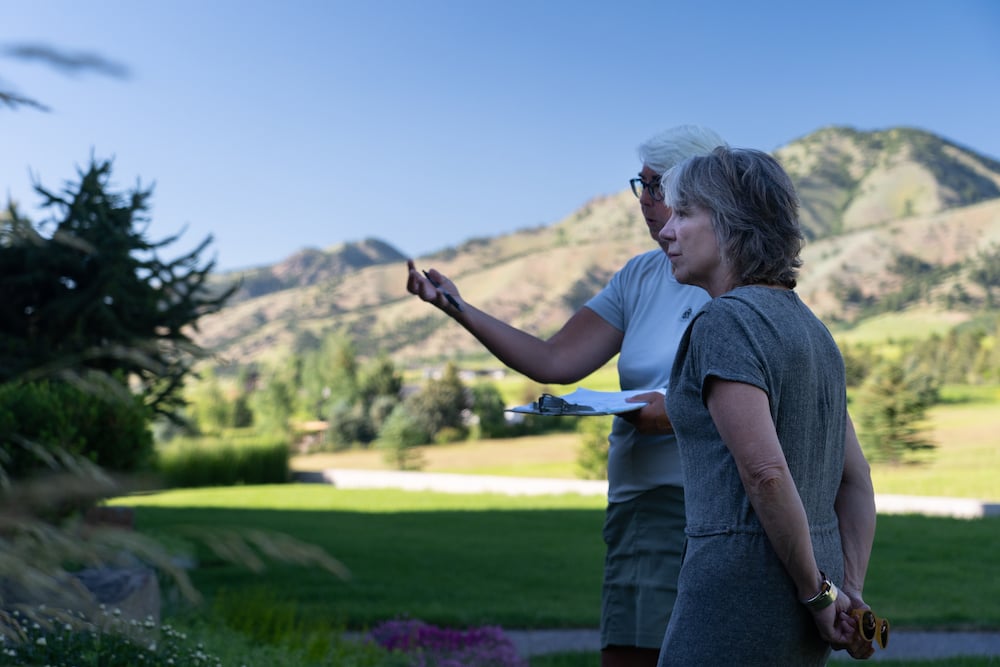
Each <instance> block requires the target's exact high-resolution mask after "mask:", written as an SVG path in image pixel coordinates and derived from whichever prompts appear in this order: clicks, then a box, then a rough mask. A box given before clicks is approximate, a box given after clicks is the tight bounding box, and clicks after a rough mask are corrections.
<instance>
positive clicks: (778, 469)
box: [743, 461, 791, 499]
mask: <svg viewBox="0 0 1000 667" xmlns="http://www.w3.org/2000/svg"><path fill="white" fill-rule="evenodd" d="M790 480H791V475H790V473H789V472H788V468H787V466H785V465H784V464H783V463H782V462H780V461H762V462H760V463H757V464H755V465H753V466H750V467H748V468H747V469H746V471H745V472H744V474H743V484H744V486H746V489H747V494H748V495H749V496H750V497H751V498H760V499H767V498H773V497H776V496H778V495H779V494H780V493H781V491H782V489H783V488H784V487H785V485H786V484H787V483H788V482H790Z"/></svg>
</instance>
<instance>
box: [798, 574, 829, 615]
mask: <svg viewBox="0 0 1000 667" xmlns="http://www.w3.org/2000/svg"><path fill="white" fill-rule="evenodd" d="M819 576H820V577H822V578H823V583H822V584H820V587H819V593H817V594H816V595H814V596H812V597H811V598H809V599H808V600H803V602H802V604H804V605H805V606H807V607H809V609H810V610H812V611H819V610H820V609H826V608H827V607H829V606H830V605H831V604H833V603H834V601H835V600H836V599H837V587H836V586H834V585H833V582H832V581H830V580H829V579H828V578H827V576H826V575H825V574H824V573H823V572H822V571H821V572H820V573H819Z"/></svg>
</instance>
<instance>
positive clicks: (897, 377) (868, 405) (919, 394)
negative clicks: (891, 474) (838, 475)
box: [856, 361, 937, 463]
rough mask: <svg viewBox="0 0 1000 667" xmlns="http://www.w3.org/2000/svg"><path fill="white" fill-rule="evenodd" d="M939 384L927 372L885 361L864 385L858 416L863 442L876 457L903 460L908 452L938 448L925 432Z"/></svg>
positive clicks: (859, 396) (867, 449)
mask: <svg viewBox="0 0 1000 667" xmlns="http://www.w3.org/2000/svg"><path fill="white" fill-rule="evenodd" d="M936 397H937V385H936V384H935V383H934V381H933V380H932V379H931V377H930V376H929V375H927V374H926V373H922V372H919V371H907V370H906V369H905V368H904V366H903V365H902V364H900V363H899V362H895V361H883V362H881V363H880V364H879V365H878V366H877V367H876V368H875V369H874V370H873V371H872V373H871V375H869V376H868V379H866V380H865V382H864V383H863V384H862V385H861V389H860V391H859V395H858V406H857V409H856V415H857V417H858V423H859V425H860V430H861V442H862V444H863V445H864V447H865V450H866V452H867V454H868V455H869V456H870V457H871V458H873V459H881V460H884V461H889V462H891V463H900V462H902V461H903V459H904V458H906V457H907V456H908V455H910V454H913V453H916V452H921V451H927V450H932V449H934V447H935V445H934V443H933V441H932V440H931V439H930V438H929V437H928V436H927V435H926V432H925V428H926V427H925V424H924V422H925V417H926V413H927V409H928V408H929V407H930V406H931V405H933V403H934V401H935V400H936Z"/></svg>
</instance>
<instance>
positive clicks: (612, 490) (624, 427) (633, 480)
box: [585, 249, 709, 502]
mask: <svg viewBox="0 0 1000 667" xmlns="http://www.w3.org/2000/svg"><path fill="white" fill-rule="evenodd" d="M708 301H709V296H708V293H707V292H705V291H704V290H703V289H701V288H700V287H694V286H692V285H682V284H680V283H678V282H677V280H676V279H675V278H674V276H673V272H672V271H671V268H670V261H669V260H668V259H667V255H666V253H664V252H663V251H662V250H660V249H657V250H651V251H649V252H647V253H643V254H642V255H637V256H635V257H633V258H632V259H630V260H629V261H628V263H627V264H625V266H624V267H622V268H621V270H620V271H618V272H617V273H616V274H615V275H614V276H612V277H611V280H610V281H609V282H608V284H607V286H606V287H605V288H604V289H603V290H601V291H600V292H599V293H598V294H596V295H595V296H594V297H593V298H592V299H590V300H589V301H588V302H587V303H586V304H585V305H586V307H587V308H590V309H591V310H593V311H594V312H595V313H597V314H598V315H599V316H600V317H601V318H602V319H603V320H605V321H606V322H607V323H608V324H610V325H611V326H613V327H615V328H616V329H618V330H619V331H622V332H624V334H625V336H624V339H623V340H622V348H621V354H620V355H619V357H618V381H619V384H620V387H621V389H622V390H623V391H625V390H629V389H657V388H665V387H666V386H667V383H668V381H669V379H670V370H671V368H672V367H673V364H674V354H675V352H676V351H677V344H678V342H679V341H680V339H681V336H682V335H683V334H684V331H685V330H686V329H687V326H688V323H689V322H690V321H691V318H692V317H693V316H694V314H695V313H696V312H697V311H698V310H700V309H701V307H702V306H703V305H705V304H706V303H707V302H708ZM608 442H609V445H610V448H609V453H608V502H623V501H626V500H630V499H632V498H634V497H636V496H637V495H639V494H640V493H642V492H643V491H648V490H649V489H652V488H655V487H658V486H664V485H672V486H681V484H682V475H681V465H680V457H679V454H678V452H677V440H676V439H675V438H674V436H673V435H667V434H642V433H639V432H637V431H636V430H635V429H634V428H633V427H632V425H631V424H629V423H628V422H627V421H625V420H624V419H621V418H619V417H615V419H614V424H613V426H612V428H611V434H610V435H609V436H608Z"/></svg>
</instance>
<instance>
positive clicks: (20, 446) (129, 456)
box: [0, 380, 153, 479]
mask: <svg viewBox="0 0 1000 667" xmlns="http://www.w3.org/2000/svg"><path fill="white" fill-rule="evenodd" d="M148 416H149V415H148V414H147V410H146V408H144V407H143V405H142V401H141V399H140V398H139V397H132V398H131V399H127V398H121V397H119V396H109V397H106V398H105V397H102V396H98V395H96V394H95V393H93V392H90V391H83V390H80V389H77V388H76V387H74V386H73V385H70V384H68V383H66V382H60V381H57V380H43V381H38V382H12V383H8V384H4V385H0V447H2V456H0V460H2V461H3V468H4V469H5V470H6V471H7V474H8V475H10V476H11V477H12V478H15V479H18V478H24V477H27V476H30V475H31V474H33V473H35V472H38V471H40V470H42V469H45V468H51V467H52V466H51V465H49V464H47V463H46V461H45V458H46V454H47V455H48V456H54V457H56V458H58V457H59V456H60V454H61V453H66V454H69V455H74V456H81V457H83V458H86V459H87V460H89V461H91V462H93V463H95V464H97V465H99V466H101V467H103V468H106V469H108V470H111V471H115V472H134V471H137V470H141V469H143V468H145V467H146V466H147V465H149V464H150V463H151V461H152V458H153V435H152V432H151V431H150V430H149V428H148V419H147V418H148ZM35 446H37V447H38V448H40V449H34V450H33V449H32V448H33V447H35Z"/></svg>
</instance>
